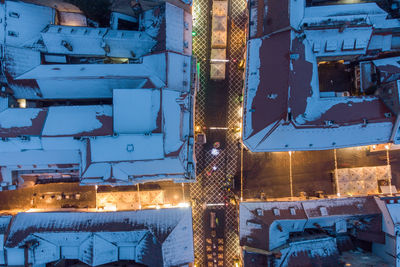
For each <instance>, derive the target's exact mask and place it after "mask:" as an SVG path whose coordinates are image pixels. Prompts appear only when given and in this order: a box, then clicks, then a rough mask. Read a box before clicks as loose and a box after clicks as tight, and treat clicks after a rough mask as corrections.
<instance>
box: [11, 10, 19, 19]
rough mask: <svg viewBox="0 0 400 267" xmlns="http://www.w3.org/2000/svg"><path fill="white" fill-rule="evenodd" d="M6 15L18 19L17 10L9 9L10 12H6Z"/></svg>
mask: <svg viewBox="0 0 400 267" xmlns="http://www.w3.org/2000/svg"><path fill="white" fill-rule="evenodd" d="M8 16H9V17H10V18H16V19H19V13H17V12H13V11H10V12H9V13H8Z"/></svg>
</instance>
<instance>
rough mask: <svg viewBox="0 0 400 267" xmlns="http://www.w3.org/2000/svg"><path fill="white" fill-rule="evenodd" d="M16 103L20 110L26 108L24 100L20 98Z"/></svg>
mask: <svg viewBox="0 0 400 267" xmlns="http://www.w3.org/2000/svg"><path fill="white" fill-rule="evenodd" d="M17 102H18V105H19V107H20V108H26V99H23V98H21V99H18V100H17Z"/></svg>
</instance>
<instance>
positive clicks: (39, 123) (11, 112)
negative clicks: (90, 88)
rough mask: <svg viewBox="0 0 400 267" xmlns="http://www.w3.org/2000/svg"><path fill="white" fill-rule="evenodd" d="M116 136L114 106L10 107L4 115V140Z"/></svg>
mask: <svg viewBox="0 0 400 267" xmlns="http://www.w3.org/2000/svg"><path fill="white" fill-rule="evenodd" d="M60 122H63V123H61V124H60ZM112 133H113V130H112V108H111V106H64V107H50V108H27V109H19V108H8V109H6V110H4V111H2V112H0V136H1V137H17V136H23V135H27V136H35V135H36V136H95V135H96V136H101V135H112Z"/></svg>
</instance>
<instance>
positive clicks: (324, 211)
mask: <svg viewBox="0 0 400 267" xmlns="http://www.w3.org/2000/svg"><path fill="white" fill-rule="evenodd" d="M319 210H320V212H321V216H328V210H327V209H326V207H320V208H319Z"/></svg>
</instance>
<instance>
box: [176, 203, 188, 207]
mask: <svg viewBox="0 0 400 267" xmlns="http://www.w3.org/2000/svg"><path fill="white" fill-rule="evenodd" d="M189 206H190V205H189V203H187V202H181V203H179V204H178V207H180V208H187V207H189Z"/></svg>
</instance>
